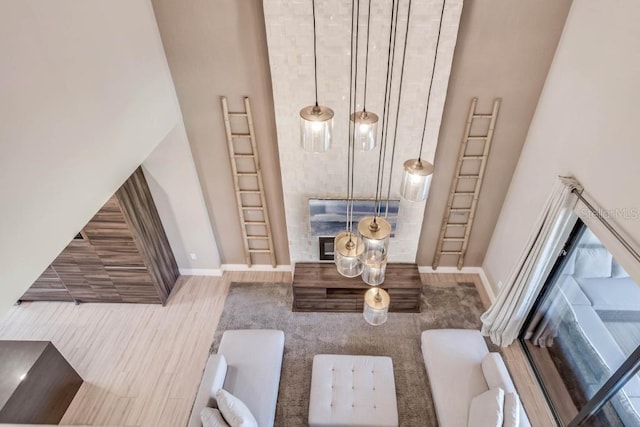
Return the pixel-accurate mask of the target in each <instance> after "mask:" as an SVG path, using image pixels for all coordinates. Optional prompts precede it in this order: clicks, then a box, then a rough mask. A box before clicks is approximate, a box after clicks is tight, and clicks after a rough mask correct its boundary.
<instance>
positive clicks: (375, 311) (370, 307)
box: [362, 287, 391, 326]
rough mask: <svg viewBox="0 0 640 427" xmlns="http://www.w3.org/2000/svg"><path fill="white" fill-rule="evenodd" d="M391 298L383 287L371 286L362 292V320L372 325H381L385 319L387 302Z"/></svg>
mask: <svg viewBox="0 0 640 427" xmlns="http://www.w3.org/2000/svg"><path fill="white" fill-rule="evenodd" d="M390 301H391V299H390V298H389V294H388V293H387V291H385V290H384V289H380V288H379V287H373V288H371V289H369V290H368V291H367V292H365V294H364V311H363V313H362V314H363V315H364V320H366V321H367V323H368V324H370V325H373V326H378V325H382V324H383V323H384V322H386V321H387V317H388V314H389V303H390Z"/></svg>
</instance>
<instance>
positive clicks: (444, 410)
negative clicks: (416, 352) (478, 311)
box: [421, 329, 489, 427]
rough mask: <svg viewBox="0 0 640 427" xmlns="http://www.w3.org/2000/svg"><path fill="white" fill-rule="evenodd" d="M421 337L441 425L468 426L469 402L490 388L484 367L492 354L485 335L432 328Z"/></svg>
mask: <svg viewBox="0 0 640 427" xmlns="http://www.w3.org/2000/svg"><path fill="white" fill-rule="evenodd" d="M421 340H422V356H423V357H424V363H425V366H426V368H427V375H428V377H429V384H430V386H431V394H432V395H433V402H434V406H435V408H436V414H437V416H438V424H439V425H440V426H441V427H457V426H466V425H467V421H468V414H469V402H471V399H473V397H474V396H477V395H478V394H480V393H482V392H484V391H486V390H487V389H488V387H487V382H486V381H485V379H484V375H483V374H482V367H481V363H482V358H483V357H484V356H485V355H486V354H487V353H489V349H488V348H487V344H486V343H485V340H484V337H483V336H482V334H481V333H480V331H476V330H471V329H432V330H428V331H424V332H423V333H422V337H421Z"/></svg>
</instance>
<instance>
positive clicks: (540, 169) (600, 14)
mask: <svg viewBox="0 0 640 427" xmlns="http://www.w3.org/2000/svg"><path fill="white" fill-rule="evenodd" d="M638 19H640V3H639V2H637V1H635V0H621V1H619V2H617V3H616V5H615V7H612V5H611V4H609V3H607V2H598V1H592V0H574V2H573V5H572V8H571V11H570V12H569V16H568V18H567V22H566V25H565V29H564V32H563V35H562V38H561V40H560V44H559V45H558V50H557V52H556V57H555V59H554V61H553V64H552V66H551V69H550V71H549V75H548V77H547V81H546V83H545V87H544V89H543V92H542V95H541V97H540V100H539V103H538V108H537V110H536V113H535V115H534V119H533V121H532V123H531V127H530V129H529V134H528V136H527V141H526V143H525V147H524V149H523V151H522V155H521V157H520V160H519V163H518V166H517V168H516V172H515V175H514V177H513V180H512V182H511V186H510V188H509V193H508V195H507V198H506V200H505V203H504V207H503V209H502V212H501V214H500V218H499V220H498V225H497V227H496V230H495V232H494V234H493V237H492V239H491V243H490V245H489V249H488V252H487V255H486V258H485V262H484V265H483V267H484V269H485V272H486V273H487V275H488V277H489V279H490V280H491V282H492V284H493V286H494V288H497V284H498V282H499V281H504V280H505V279H506V278H507V276H508V274H509V272H510V270H511V268H512V266H513V264H514V263H515V262H516V259H517V258H518V256H519V255H520V253H521V251H522V247H523V245H524V244H525V241H526V239H527V237H528V234H529V232H530V229H531V224H533V222H534V221H535V219H536V218H537V216H538V215H539V213H540V207H541V206H542V205H543V202H544V200H545V199H546V197H547V196H548V194H549V192H550V191H551V187H552V185H553V182H554V180H555V179H556V176H557V175H560V174H566V175H574V176H575V177H576V178H577V179H578V180H579V181H580V182H581V183H582V184H583V186H584V188H585V191H586V193H587V194H588V195H589V196H590V198H591V199H592V200H594V201H595V202H597V203H598V205H599V206H600V207H601V208H602V209H605V210H607V211H611V212H612V215H611V217H610V219H609V220H610V222H612V223H614V224H617V228H619V229H620V230H622V231H623V232H625V234H627V235H628V236H629V238H630V239H632V240H634V241H635V242H636V247H638V246H637V242H640V219H639V218H638V216H637V215H633V214H632V212H633V211H632V209H634V208H635V209H638V207H640V191H639V190H638V184H639V183H640V168H639V167H638V161H639V160H640V143H639V142H638V138H637V134H638V130H637V123H638V113H640V108H639V107H638V105H639V104H638V94H640V79H639V78H638V76H640V55H639V54H638V51H639V48H640V26H638V24H637V23H638ZM625 208H626V209H627V210H626V211H625V210H624V209H625ZM616 209H618V212H617V214H616V212H614V210H616ZM624 212H627V214H625V213H624ZM610 249H611V248H610ZM615 255H616V254H615V253H614V256H615Z"/></svg>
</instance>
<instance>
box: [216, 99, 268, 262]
mask: <svg viewBox="0 0 640 427" xmlns="http://www.w3.org/2000/svg"><path fill="white" fill-rule="evenodd" d="M220 100H221V102H222V114H223V117H224V127H225V131H226V134H227V143H228V145H229V158H230V161H231V169H232V171H233V183H234V187H235V191H236V201H237V205H238V215H239V216H240V226H241V228H242V240H243V244H244V256H245V260H246V262H247V266H249V267H251V264H252V258H251V256H252V255H253V254H261V253H262V254H269V257H270V258H271V265H272V266H273V267H275V266H276V254H275V251H274V248H273V237H272V234H271V223H270V222H269V212H268V211H267V202H266V199H265V196H264V184H263V182H262V171H261V169H260V160H259V158H258V149H257V145H256V137H255V132H254V130H253V117H252V115H251V104H250V102H249V97H245V98H244V108H245V111H244V112H229V106H228V105H227V98H226V97H225V96H221V97H220ZM234 118H239V119H245V120H242V123H240V120H234V124H235V126H234V128H236V129H237V128H240V127H244V131H243V132H234V131H232V129H231V128H232V126H231V122H232V119H234Z"/></svg>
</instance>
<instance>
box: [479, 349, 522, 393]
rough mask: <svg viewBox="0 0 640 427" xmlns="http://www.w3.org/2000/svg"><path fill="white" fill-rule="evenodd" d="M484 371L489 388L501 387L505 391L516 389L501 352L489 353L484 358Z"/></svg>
mask: <svg viewBox="0 0 640 427" xmlns="http://www.w3.org/2000/svg"><path fill="white" fill-rule="evenodd" d="M482 373H483V374H484V379H485V380H486V381H487V385H488V386H489V388H501V389H503V390H504V391H505V393H513V392H515V391H516V388H515V386H514V385H513V381H512V380H511V376H510V375H509V371H508V370H507V366H506V365H505V364H504V361H503V360H502V356H500V354H499V353H489V354H487V355H486V356H485V357H483V358H482Z"/></svg>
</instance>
